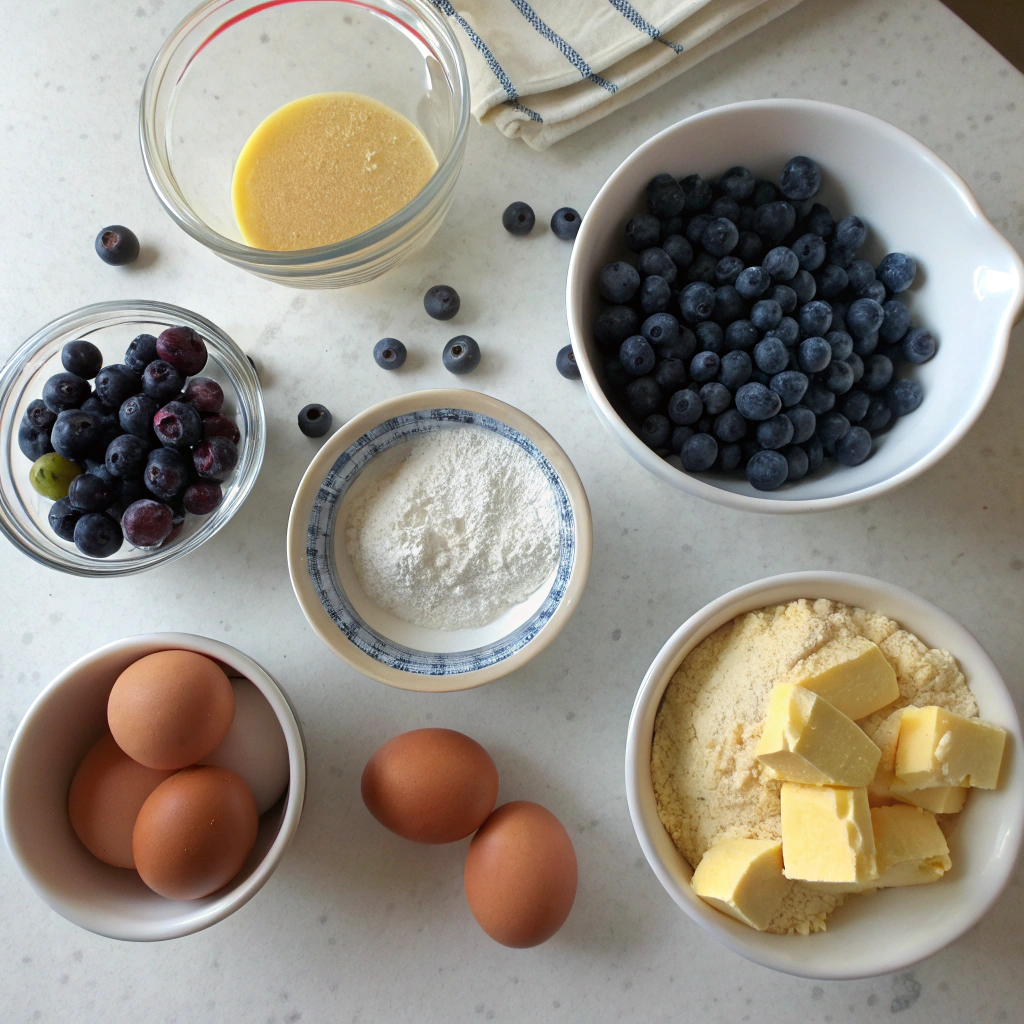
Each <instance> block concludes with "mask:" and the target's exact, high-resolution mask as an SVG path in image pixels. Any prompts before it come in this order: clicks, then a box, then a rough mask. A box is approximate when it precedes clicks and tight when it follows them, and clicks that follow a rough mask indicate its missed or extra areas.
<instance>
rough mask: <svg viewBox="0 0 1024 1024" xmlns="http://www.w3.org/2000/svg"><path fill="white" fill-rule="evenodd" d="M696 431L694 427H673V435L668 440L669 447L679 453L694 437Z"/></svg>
mask: <svg viewBox="0 0 1024 1024" xmlns="http://www.w3.org/2000/svg"><path fill="white" fill-rule="evenodd" d="M694 433H696V431H694V429H693V427H673V428H672V436H671V437H670V438H669V442H668V444H669V447H670V448H671V449H672V451H674V452H675V453H676V455H678V454H679V453H680V452H681V451H682V448H683V445H684V444H686V442H687V441H688V440H689V439H690V438H691V437H693V435H694Z"/></svg>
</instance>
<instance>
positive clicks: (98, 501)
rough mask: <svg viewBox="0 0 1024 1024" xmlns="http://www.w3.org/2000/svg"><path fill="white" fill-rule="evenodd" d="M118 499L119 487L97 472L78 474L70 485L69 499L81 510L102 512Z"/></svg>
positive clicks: (73, 505)
mask: <svg viewBox="0 0 1024 1024" xmlns="http://www.w3.org/2000/svg"><path fill="white" fill-rule="evenodd" d="M116 499H117V487H116V486H115V485H114V484H113V483H112V482H111V480H110V479H104V478H103V477H101V476H98V475H96V474H95V473H83V474H82V475H81V476H76V477H75V479H74V480H72V481H71V485H70V486H69V487H68V501H70V502H71V505H72V507H74V508H76V509H77V510H78V511H79V512H102V511H103V510H104V509H106V508H109V507H110V506H111V505H112V504H113V503H114V501H115V500H116Z"/></svg>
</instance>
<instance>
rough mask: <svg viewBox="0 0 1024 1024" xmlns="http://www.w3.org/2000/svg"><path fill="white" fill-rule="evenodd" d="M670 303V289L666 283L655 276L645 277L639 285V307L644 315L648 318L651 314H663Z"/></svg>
mask: <svg viewBox="0 0 1024 1024" xmlns="http://www.w3.org/2000/svg"><path fill="white" fill-rule="evenodd" d="M671 301H672V289H671V288H670V287H669V283H668V281H666V280H665V278H663V277H658V275H657V274H652V275H651V276H650V277H645V278H644V282H643V284H642V285H640V306H641V308H642V309H643V311H644V313H645V314H647V315H648V316H650V315H651V314H652V313H664V312H665V310H667V309H668V307H669V303H671Z"/></svg>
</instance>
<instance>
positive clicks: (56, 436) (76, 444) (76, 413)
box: [50, 409, 100, 462]
mask: <svg viewBox="0 0 1024 1024" xmlns="http://www.w3.org/2000/svg"><path fill="white" fill-rule="evenodd" d="M99 439H100V429H99V421H98V420H97V419H96V417H95V416H92V415H90V414H89V413H87V412H84V411H83V410H81V409H65V410H64V411H63V412H61V413H58V415H57V421H56V423H54V425H53V430H52V431H51V432H50V444H51V445H53V450H54V451H55V452H56V453H57V454H58V455H60V456H62V457H63V458H65V459H68V460H69V461H71V462H74V461H76V460H78V459H83V458H85V456H86V455H88V454H89V453H90V452H91V451H93V450H94V449H95V448H96V445H97V443H98V441H99Z"/></svg>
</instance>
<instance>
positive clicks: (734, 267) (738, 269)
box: [715, 256, 743, 285]
mask: <svg viewBox="0 0 1024 1024" xmlns="http://www.w3.org/2000/svg"><path fill="white" fill-rule="evenodd" d="M742 271H743V260H741V259H740V258H739V257H738V256H723V257H722V258H721V259H720V260H719V261H718V263H717V264H716V266H715V282H716V283H717V284H720V285H722V284H732V285H734V284H736V278H737V277H739V276H740V274H741V273H742Z"/></svg>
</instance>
